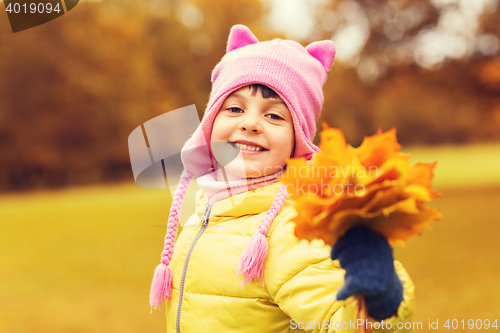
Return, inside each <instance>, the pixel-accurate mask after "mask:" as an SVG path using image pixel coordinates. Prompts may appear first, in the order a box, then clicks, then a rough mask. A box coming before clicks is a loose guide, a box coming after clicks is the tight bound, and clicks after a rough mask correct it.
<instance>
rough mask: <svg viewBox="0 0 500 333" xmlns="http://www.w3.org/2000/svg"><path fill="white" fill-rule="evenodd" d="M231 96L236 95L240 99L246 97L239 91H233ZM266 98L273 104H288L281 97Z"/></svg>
mask: <svg viewBox="0 0 500 333" xmlns="http://www.w3.org/2000/svg"><path fill="white" fill-rule="evenodd" d="M229 97H236V98H239V99H245V97H244V96H243V95H241V94H238V93H232V94H231V95H229V96H228V98H229ZM265 100H266V101H267V102H269V103H273V104H283V105H285V106H286V104H285V102H284V101H283V100H282V99H281V98H279V99H275V98H271V97H269V98H265Z"/></svg>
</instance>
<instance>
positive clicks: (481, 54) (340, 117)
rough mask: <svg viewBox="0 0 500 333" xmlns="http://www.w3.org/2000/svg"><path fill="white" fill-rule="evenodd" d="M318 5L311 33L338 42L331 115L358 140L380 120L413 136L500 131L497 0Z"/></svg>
mask: <svg viewBox="0 0 500 333" xmlns="http://www.w3.org/2000/svg"><path fill="white" fill-rule="evenodd" d="M316 6H317V8H316V11H315V13H316V18H315V22H316V29H315V31H314V33H313V34H312V35H311V36H310V40H316V39H330V38H331V39H332V40H333V41H335V42H336V45H337V48H338V54H337V61H336V66H334V70H333V71H332V75H331V78H330V79H329V80H328V81H327V84H326V86H325V96H326V101H325V108H324V113H323V115H322V119H323V120H326V121H327V122H329V123H330V124H332V125H334V126H338V127H340V128H342V129H344V131H345V132H346V136H347V138H348V139H349V140H350V141H351V142H353V143H354V144H359V143H360V142H361V140H362V137H363V135H367V134H371V133H373V132H375V131H376V129H377V128H378V127H382V128H384V129H388V128H391V127H397V128H398V136H399V138H400V140H401V142H403V143H405V144H408V143H422V144H424V143H444V142H468V141H484V140H499V139H500V134H499V132H500V131H499V129H500V121H499V118H500V117H499V110H500V100H499V93H500V75H499V74H498V73H499V70H498V68H500V60H499V59H498V52H499V38H500V11H499V8H498V0H469V1H468V0H392V1H386V0H332V1H317V2H316ZM310 40H308V42H309V41H310Z"/></svg>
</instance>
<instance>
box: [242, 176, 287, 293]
mask: <svg viewBox="0 0 500 333" xmlns="http://www.w3.org/2000/svg"><path fill="white" fill-rule="evenodd" d="M287 195H288V191H287V189H286V186H285V185H284V184H282V185H281V187H280V190H279V192H278V195H276V198H275V199H274V201H273V204H272V205H271V208H269V210H268V211H267V214H266V216H265V217H264V219H263V220H262V222H261V223H260V225H259V231H258V232H256V233H255V234H253V235H252V237H251V238H250V240H249V241H248V243H247V245H246V246H245V248H244V249H243V252H242V253H241V255H240V259H239V260H238V265H237V266H236V270H237V271H236V274H243V279H242V281H241V284H242V287H244V286H245V284H247V283H248V282H250V281H252V280H258V281H259V282H261V283H262V285H264V260H265V259H266V255H267V250H268V247H269V244H268V242H267V238H266V234H267V230H268V229H269V225H270V224H271V222H272V221H273V220H274V218H275V217H276V215H277V214H278V212H279V211H280V210H281V207H283V203H284V202H285V199H286V197H287Z"/></svg>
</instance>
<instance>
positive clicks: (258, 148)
mask: <svg viewBox="0 0 500 333" xmlns="http://www.w3.org/2000/svg"><path fill="white" fill-rule="evenodd" d="M234 145H235V146H236V147H237V148H239V149H242V150H251V151H262V150H264V148H262V147H256V146H247V145H245V144H242V143H234Z"/></svg>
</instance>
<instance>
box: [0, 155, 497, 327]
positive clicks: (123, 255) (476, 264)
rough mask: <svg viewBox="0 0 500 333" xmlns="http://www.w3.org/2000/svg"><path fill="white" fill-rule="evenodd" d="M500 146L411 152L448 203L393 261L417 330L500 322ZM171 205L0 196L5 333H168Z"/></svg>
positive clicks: (79, 192) (119, 193)
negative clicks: (161, 299)
mask: <svg viewBox="0 0 500 333" xmlns="http://www.w3.org/2000/svg"><path fill="white" fill-rule="evenodd" d="M497 148H498V150H497V152H498V153H497V154H496V155H495V153H494V152H495V151H494V150H488V149H486V150H481V149H473V150H471V151H469V153H466V152H465V151H466V150H467V149H465V148H464V149H465V150H464V149H462V150H460V149H459V148H447V149H444V150H442V151H441V153H439V152H436V150H435V149H434V150H433V149H427V150H425V149H422V148H418V149H414V150H410V151H411V152H414V156H415V157H417V159H418V160H432V159H437V160H439V161H440V162H439V163H440V164H439V167H438V172H437V173H436V174H437V179H436V184H437V185H439V186H438V189H439V190H440V191H441V192H443V194H444V196H443V197H442V198H439V199H437V200H436V201H435V203H433V206H434V207H437V208H439V209H440V210H441V211H442V212H443V214H444V218H443V219H442V220H441V221H439V222H436V223H434V225H433V226H434V228H433V230H431V231H426V232H425V233H424V235H423V237H419V238H415V239H412V240H410V241H409V242H408V243H407V245H406V247H405V248H404V249H402V248H396V252H395V253H396V257H397V258H398V259H400V260H401V261H402V262H403V264H404V265H405V267H406V268H407V270H408V271H409V273H410V275H411V276H412V278H413V280H414V282H415V284H416V293H417V314H416V318H415V319H416V320H417V321H421V322H423V324H424V330H423V331H427V329H426V327H427V326H426V323H428V321H429V319H430V320H431V321H435V320H436V319H438V320H439V323H440V327H442V324H443V323H444V322H445V321H446V319H458V320H461V319H465V321H466V322H467V319H490V320H493V319H498V320H499V321H500V287H499V286H498V283H499V282H500V265H499V264H500V261H499V258H500V243H499V241H498V237H499V235H500V223H499V222H500V211H499V210H498V206H499V204H500V171H495V170H494V168H496V167H495V166H496V165H497V164H495V163H499V161H500V147H498V146H497ZM419 149H420V150H419ZM467 154H469V155H467ZM460 156H462V157H463V156H467V160H462V162H463V163H462V164H460V165H457V162H456V161H460ZM469 159H473V160H469ZM454 161H455V162H454ZM464 165H465V166H467V170H458V171H457V170H454V169H456V168H457V167H464ZM458 169H460V168H458ZM496 170H500V168H498V169H496ZM453 172H455V176H453V177H451V176H450V173H451V174H452V175H453ZM471 172H474V173H480V174H481V176H477V175H474V176H470V177H476V178H475V179H476V180H477V179H482V177H483V176H484V174H485V173H486V174H487V175H489V182H483V181H476V182H473V181H470V177H469V178H467V177H468V176H467V175H470V173H471ZM457 173H458V174H459V175H460V176H459V177H458V178H456V177H457V176H456V174H457ZM440 177H443V180H440ZM447 177H448V178H447ZM450 177H451V178H450ZM464 177H465V178H464ZM445 178H446V181H445V180H444V179H445ZM168 208H169V202H168V196H167V194H166V192H163V191H156V190H145V189H141V188H139V187H137V186H136V185H135V184H119V185H112V186H104V185H103V186H92V187H82V188H71V189H64V190H60V191H36V192H28V193H16V194H4V195H2V196H0V263H1V269H0V333H24V332H37V333H38V332H40V333H45V332H47V333H54V332H68V333H72V332H74V333H80V332H82V333H83V332H92V333H94V332H107V333H110V332H116V333H129V332H150V333H153V332H165V319H164V314H163V311H155V312H153V313H152V314H150V313H149V305H148V296H149V285H150V281H151V277H152V273H153V271H154V268H155V267H156V265H157V264H158V262H159V255H160V252H161V248H162V244H163V237H164V235H165V230H166V228H165V226H161V224H164V223H166V220H167V216H168ZM439 331H441V329H440V330H439ZM453 331H454V332H461V330H453Z"/></svg>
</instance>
